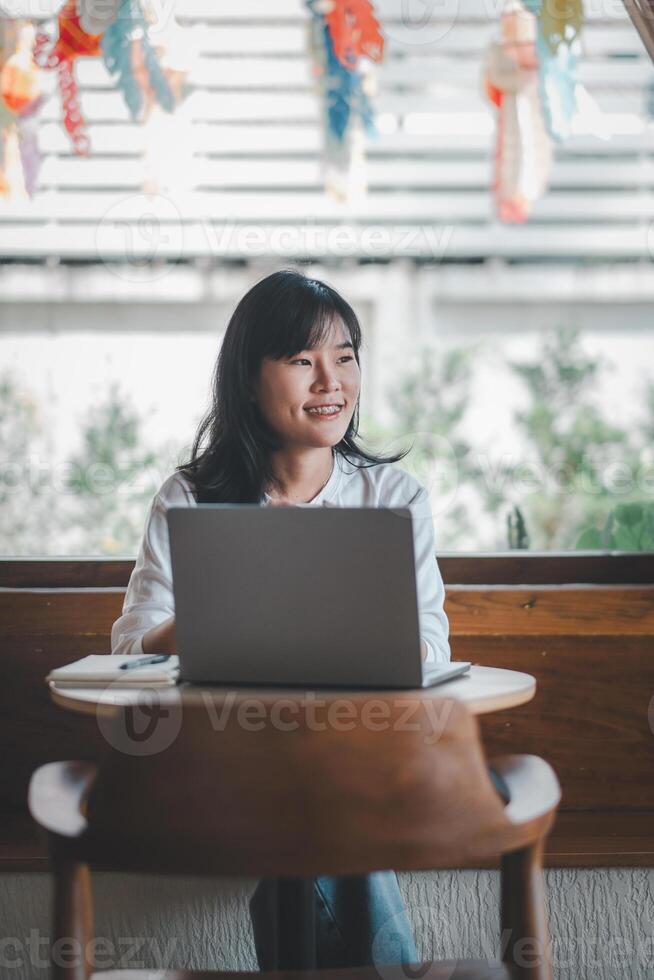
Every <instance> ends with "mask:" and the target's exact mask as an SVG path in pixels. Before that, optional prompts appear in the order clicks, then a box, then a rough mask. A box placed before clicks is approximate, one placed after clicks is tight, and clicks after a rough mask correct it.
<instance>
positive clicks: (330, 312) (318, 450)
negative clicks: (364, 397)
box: [179, 270, 406, 503]
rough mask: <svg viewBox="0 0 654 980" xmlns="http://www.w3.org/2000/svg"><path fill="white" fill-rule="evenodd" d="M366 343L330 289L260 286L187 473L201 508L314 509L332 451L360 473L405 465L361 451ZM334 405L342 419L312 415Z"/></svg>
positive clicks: (223, 366) (239, 325) (232, 341)
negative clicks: (264, 505) (306, 505)
mask: <svg viewBox="0 0 654 980" xmlns="http://www.w3.org/2000/svg"><path fill="white" fill-rule="evenodd" d="M361 343H362V336H361V326H360V324H359V320H358V317H357V315H356V313H355V312H354V310H353V309H352V307H351V306H350V304H349V303H347V302H346V300H345V299H343V297H342V296H341V295H340V294H339V293H338V292H337V291H336V290H335V289H333V288H332V287H331V286H329V285H328V284H327V283H324V282H321V281H319V280H317V279H310V278H308V277H306V276H304V275H302V274H301V273H299V272H296V271H294V270H282V271H280V272H275V273H273V274H272V275H270V276H267V277H266V278H265V279H262V280H261V281H260V282H258V283H256V285H255V286H253V287H252V289H250V290H249V291H248V292H247V293H246V294H245V296H243V298H242V299H241V301H240V302H239V303H238V305H237V306H236V309H235V310H234V313H233V314H232V317H231V319H230V321H229V324H228V326H227V331H226V333H225V337H224V340H223V344H222V347H221V349H220V354H219V356H218V360H217V362H216V366H215V369H214V378H213V385H212V388H213V397H212V404H211V406H210V408H209V411H208V412H207V414H206V416H205V418H204V419H203V421H202V422H201V424H200V426H199V429H198V432H197V435H196V438H195V442H194V444H193V449H192V453H191V459H190V460H189V461H188V462H187V463H185V464H183V465H182V466H180V467H179V471H180V472H181V473H183V474H184V476H186V477H188V479H189V480H190V481H191V482H192V484H193V487H194V492H195V496H196V499H197V502H198V503H259V502H260V501H261V499H262V495H264V494H265V493H266V492H270V493H271V496H274V497H275V498H277V499H279V498H284V499H286V500H288V501H289V502H295V503H301V502H308V501H309V500H311V499H312V498H313V497H314V496H315V495H316V494H317V493H318V491H319V489H320V487H321V486H322V485H323V484H324V483H325V481H326V479H327V478H328V477H329V474H330V471H331V467H332V452H331V449H332V448H333V450H334V452H335V453H337V454H338V455H340V456H342V457H346V456H347V457H348V458H350V459H351V460H352V461H353V462H355V464H356V465H357V466H358V467H366V466H375V465H378V464H380V463H394V462H397V461H398V460H400V459H402V458H403V456H405V455H406V453H400V454H397V455H394V456H386V457H381V456H377V455H372V454H370V453H368V452H366V451H365V450H364V449H363V448H362V447H360V446H359V445H358V444H357V442H356V441H355V440H356V436H357V433H358V427H359V419H358V410H359V393H360V387H361V373H360V364H359V351H360V348H361ZM330 405H332V406H333V405H336V406H337V407H338V408H339V411H338V412H337V413H336V414H329V411H325V410H324V409H322V410H320V411H313V410H314V409H320V408H321V406H330ZM203 444H204V445H203Z"/></svg>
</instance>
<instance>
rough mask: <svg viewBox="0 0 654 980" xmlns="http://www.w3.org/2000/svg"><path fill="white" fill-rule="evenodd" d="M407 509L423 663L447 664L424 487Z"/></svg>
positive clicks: (442, 598) (440, 594)
mask: <svg viewBox="0 0 654 980" xmlns="http://www.w3.org/2000/svg"><path fill="white" fill-rule="evenodd" d="M408 507H409V508H410V510H411V516H412V518H413V544H414V552H415V563H416V584H417V589H418V614H419V619H420V636H421V637H422V639H423V640H424V641H425V643H426V645H427V658H426V660H425V663H448V662H449V661H450V659H451V651H450V643H449V632H450V627H449V622H448V619H447V616H446V614H445V610H444V608H443V604H444V602H445V586H444V584H443V579H442V576H441V572H440V569H439V567H438V562H437V561H436V542H435V538H434V518H433V515H432V512H431V503H430V500H429V494H428V493H427V490H426V488H425V487H424V486H422V485H421V486H420V488H419V490H418V492H417V493H416V495H415V496H414V497H413V498H412V499H411V500H410V501H409V503H408Z"/></svg>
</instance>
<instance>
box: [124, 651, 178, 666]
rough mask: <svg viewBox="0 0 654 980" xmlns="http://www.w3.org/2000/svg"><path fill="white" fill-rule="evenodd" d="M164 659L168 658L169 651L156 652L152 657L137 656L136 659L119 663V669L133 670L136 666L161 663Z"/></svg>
mask: <svg viewBox="0 0 654 980" xmlns="http://www.w3.org/2000/svg"><path fill="white" fill-rule="evenodd" d="M164 660H170V654H169V653H158V654H156V656H153V657H139V659H138V660H129V661H127V662H126V663H124V664H121V665H120V668H119V669H120V670H134V669H135V668H136V667H146V666H147V665H148V664H162V663H163V662H164Z"/></svg>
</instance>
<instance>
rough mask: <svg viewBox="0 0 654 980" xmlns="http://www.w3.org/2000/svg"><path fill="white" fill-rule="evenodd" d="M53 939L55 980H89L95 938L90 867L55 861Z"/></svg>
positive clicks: (91, 970) (52, 959)
mask: <svg viewBox="0 0 654 980" xmlns="http://www.w3.org/2000/svg"><path fill="white" fill-rule="evenodd" d="M53 873H54V936H53V937H52V946H51V949H50V958H51V962H52V978H53V980H88V978H89V977H90V976H91V973H92V972H93V965H94V964H93V962H92V961H91V959H90V952H91V943H90V940H91V937H92V935H93V930H94V925H93V899H92V894H91V876H90V872H89V866H88V865H87V864H80V863H79V862H76V861H70V860H67V859H65V858H58V857H53Z"/></svg>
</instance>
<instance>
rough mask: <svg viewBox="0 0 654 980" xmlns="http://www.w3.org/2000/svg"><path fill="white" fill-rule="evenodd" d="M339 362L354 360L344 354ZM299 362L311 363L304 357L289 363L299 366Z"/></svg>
mask: <svg viewBox="0 0 654 980" xmlns="http://www.w3.org/2000/svg"><path fill="white" fill-rule="evenodd" d="M339 360H340V361H352V360H354V358H353V357H352V356H351V355H350V354H345V355H344V356H343V357H339ZM300 362H304V364H310V363H311V362H310V361H309V360H308V359H307V358H306V357H296V358H295V360H293V361H291V364H300Z"/></svg>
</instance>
